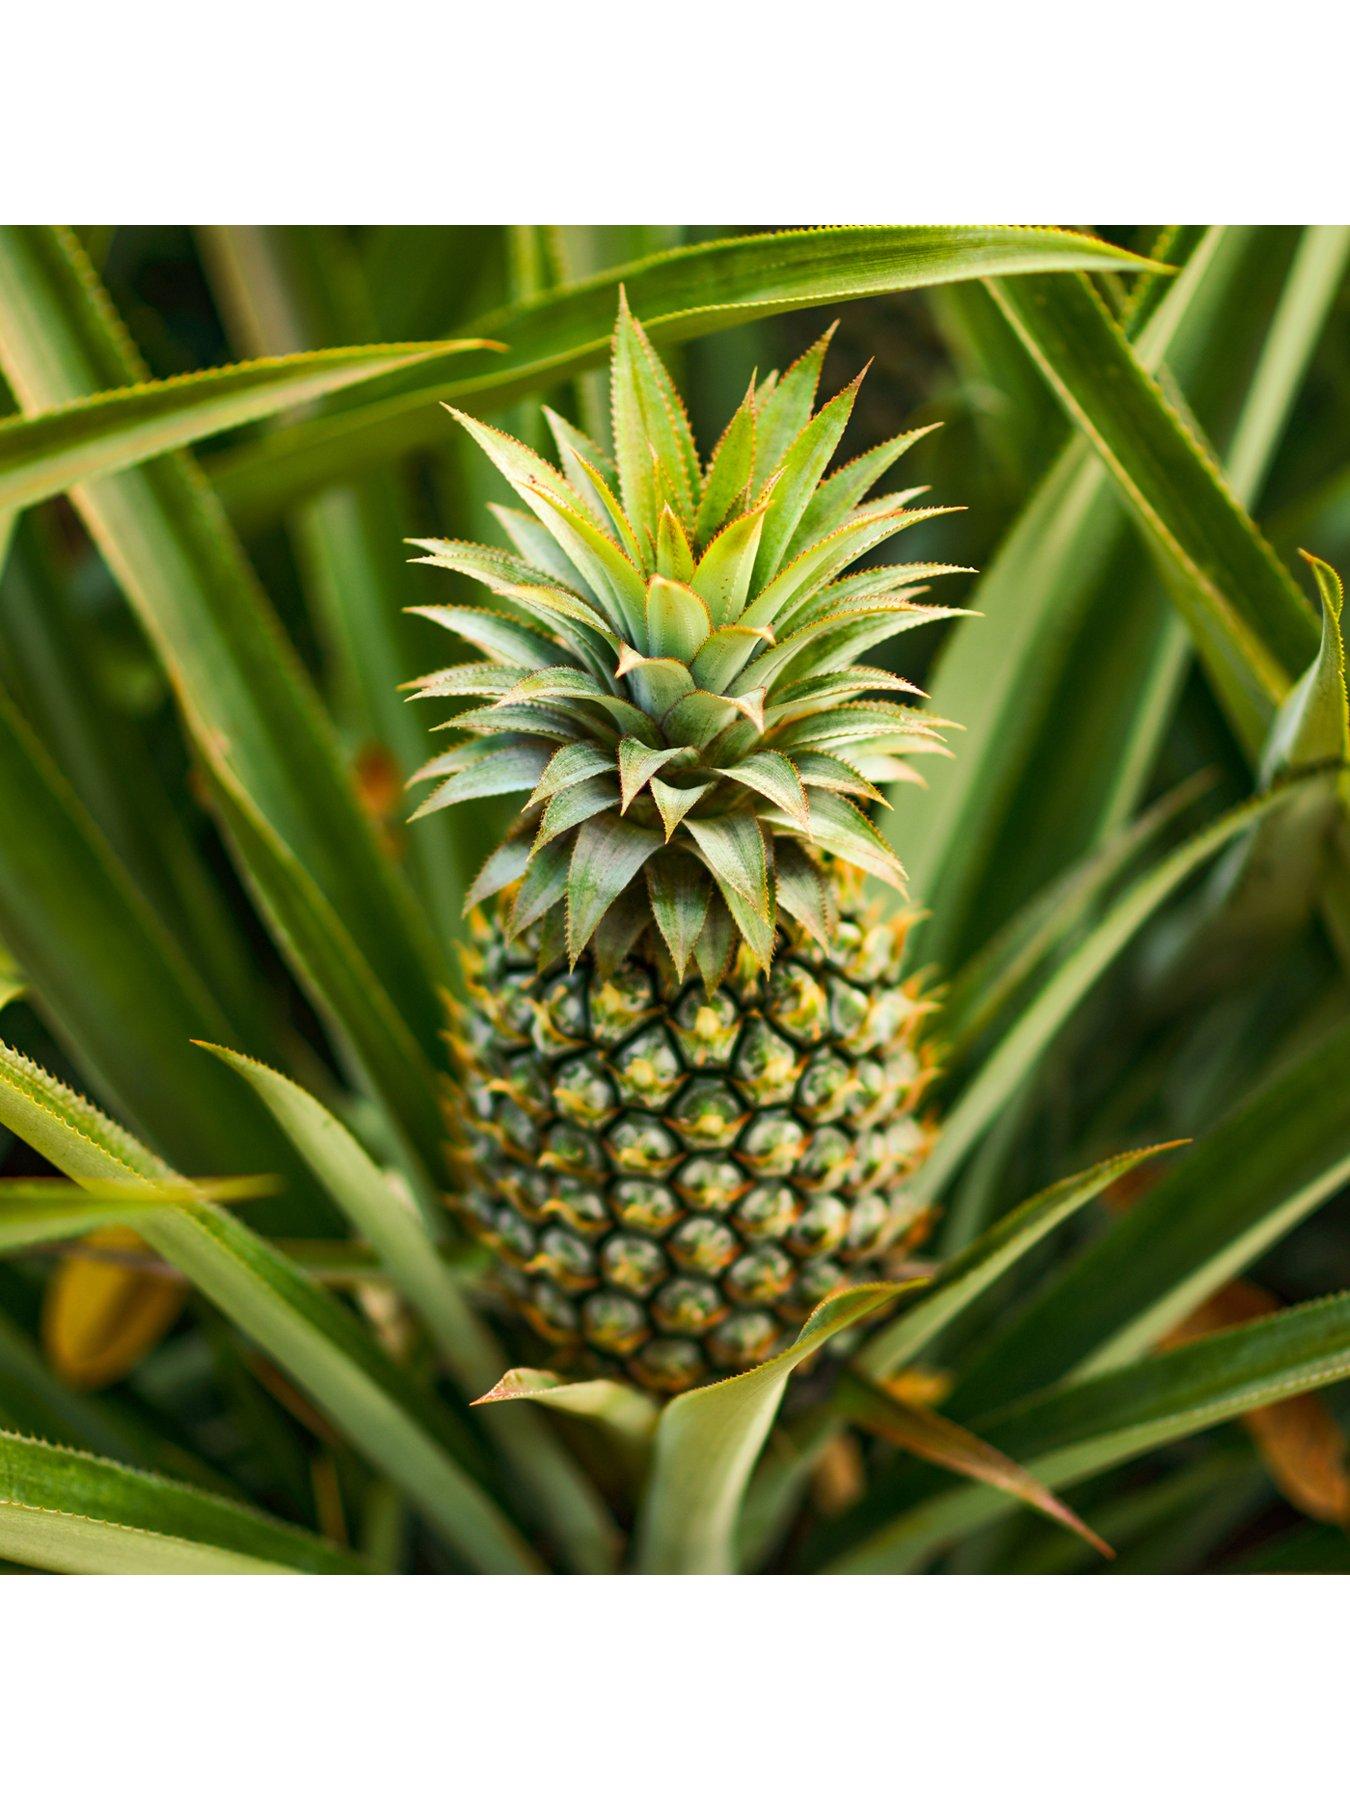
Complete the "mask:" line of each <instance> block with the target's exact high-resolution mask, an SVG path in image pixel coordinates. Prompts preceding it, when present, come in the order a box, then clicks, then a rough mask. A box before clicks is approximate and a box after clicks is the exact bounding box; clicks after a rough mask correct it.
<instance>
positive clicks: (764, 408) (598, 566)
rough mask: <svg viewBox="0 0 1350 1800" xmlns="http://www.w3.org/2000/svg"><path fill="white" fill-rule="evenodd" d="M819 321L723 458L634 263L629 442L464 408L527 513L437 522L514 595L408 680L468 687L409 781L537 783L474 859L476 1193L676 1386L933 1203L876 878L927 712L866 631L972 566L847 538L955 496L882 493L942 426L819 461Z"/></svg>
mask: <svg viewBox="0 0 1350 1800" xmlns="http://www.w3.org/2000/svg"><path fill="white" fill-rule="evenodd" d="M830 335H831V334H830V333H828V332H827V333H826V334H825V335H824V336H823V337H822V338H821V339H820V340H819V341H818V342H817V343H816V344H814V345H813V346H812V347H811V348H810V349H809V350H807V351H806V352H805V353H804V354H803V355H802V356H801V357H800V358H799V360H798V361H796V362H795V363H794V364H793V365H792V366H791V367H790V368H789V369H788V370H787V372H786V373H785V374H784V375H783V376H782V377H781V379H778V380H773V379H767V380H764V381H761V382H756V381H752V382H751V385H750V388H749V391H748V392H747V393H746V396H745V398H744V400H743V401H742V403H741V405H740V407H739V408H738V409H737V411H736V412H735V413H734V415H733V416H732V418H731V420H730V422H729V423H728V424H727V426H726V429H725V431H724V432H723V433H722V435H721V437H720V438H719V440H718V442H717V444H716V446H715V447H714V448H713V450H712V452H711V454H710V456H709V457H708V458H707V460H706V463H705V462H704V461H703V460H702V459H701V458H700V456H699V454H698V451H697V448H696V446H695V443H694V439H693V434H692V431H691V429H690V426H689V422H688V418H687V416H686V413H685V409H684V406H683V404H682V402H681V399H680V397H679V395H678V393H677V392H676V390H675V387H674V384H673V382H672V381H671V378H670V375H669V373H668V372H667V370H666V368H665V366H664V365H663V363H662V361H661V359H660V357H659V356H658V355H657V353H656V351H655V350H654V349H653V347H652V345H651V343H650V341H649V339H648V337H647V335H646V333H645V332H644V331H643V329H642V326H641V325H640V323H639V322H638V321H637V320H636V319H635V318H634V317H633V316H632V314H631V312H630V311H629V310H628V307H627V305H626V302H624V301H622V300H621V304H620V311H619V315H618V320H617V324H616V326H615V330H614V339H613V353H612V358H611V368H610V406H611V413H612V418H613V439H614V446H615V449H614V455H613V457H612V458H611V456H610V455H609V454H608V453H607V452H606V451H605V450H604V449H602V448H601V447H600V446H599V445H598V444H596V443H595V442H593V441H592V440H591V439H590V438H588V437H586V436H585V435H584V434H583V433H581V432H580V431H578V430H577V428H576V427H575V426H573V425H571V424H569V423H568V422H567V421H566V420H564V419H563V418H561V417H559V415H558V414H556V413H554V412H552V411H550V412H549V413H548V422H549V426H550V428H551V430H552V433H553V436H554V439H555V442H556V445H557V453H558V456H559V458H560V461H561V468H558V467H555V466H554V465H552V464H550V463H548V462H546V461H545V460H544V459H543V458H542V457H540V456H538V455H537V454H535V453H534V452H532V451H530V450H528V449H527V448H526V447H525V446H524V445H522V444H521V443H519V442H517V441H515V440H513V439H511V438H510V437H508V436H507V435H506V434H505V433H503V432H501V431H498V430H496V429H494V428H492V427H490V426H487V425H483V424H481V423H479V422H477V421H475V420H472V419H467V418H464V419H463V420H462V422H463V424H464V425H465V427H466V429H467V430H468V431H470V432H471V433H472V435H473V436H474V438H475V439H476V441H477V442H478V444H479V445H480V446H481V447H482V449H483V450H484V451H486V453H487V455H488V456H489V457H491V459H492V461H493V462H494V463H495V464H496V466H497V468H498V469H499V470H500V471H501V472H502V474H503V475H505V476H506V478H507V479H508V480H509V481H510V483H511V485H512V487H513V488H514V490H515V492H516V494H517V495H518V496H519V498H520V500H521V501H522V502H523V503H524V508H525V509H526V510H523V511H522V510H514V509H509V508H502V509H499V514H498V516H499V518H500V520H501V522H502V524H503V525H504V527H505V529H506V531H507V532H508V533H509V534H510V536H511V538H512V540H513V541H514V544H515V550H514V552H507V551H503V550H494V549H489V548H487V547H485V546H482V545H476V544H469V543H457V542H448V541H445V540H435V539H429V540H420V541H419V543H418V548H419V549H421V550H422V551H423V552H424V555H423V557H422V558H421V560H422V561H424V562H427V563H430V564H433V565H434V566H436V567H437V568H441V569H446V570H449V571H451V572H453V573H454V574H456V575H460V576H467V577H469V578H471V579H473V580H474V581H476V582H478V583H481V584H482V585H483V586H484V587H486V588H487V590H488V593H489V595H490V596H491V601H492V603H491V604H490V605H487V606H484V607H481V608H474V607H470V606H467V605H449V606H434V607H426V608H424V609H423V610H424V612H425V613H426V614H427V616H428V617H430V618H432V619H434V620H435V621H436V622H437V623H439V624H441V625H444V626H445V627H447V628H448V629H449V630H450V631H452V632H453V633H455V634H456V635H457V636H458V637H460V638H462V639H465V640H467V641H468V642H469V643H470V644H472V645H474V646H475V647H476V648H477V649H478V650H479V651H481V652H482V653H483V654H484V656H485V658H486V660H484V661H480V662H470V663H458V664H455V665H453V666H451V667H449V668H445V669H441V670H439V671H437V672H436V673H434V674H432V675H429V676H427V677H426V678H424V679H423V680H422V681H420V682H419V683H418V684H417V692H418V693H420V694H422V695H426V696H431V697H436V698H445V697H451V698H455V699H461V700H466V701H468V702H469V705H468V707H467V709H466V710H461V711H460V712H458V713H457V714H455V715H453V716H452V717H451V718H449V719H448V720H447V721H446V724H447V726H448V727H449V729H451V730H452V731H453V732H455V733H456V734H457V737H458V739H459V740H460V741H458V742H457V743H455V745H454V746H453V747H452V748H450V749H448V750H446V751H444V752H442V753H441V754H439V755H437V756H436V757H435V758H434V759H432V761H431V762H430V763H429V764H428V765H427V767H426V768H425V769H424V770H423V771H422V777H423V779H433V778H434V779H436V781H437V786H436V788H435V790H434V792H433V793H432V795H431V797H430V799H428V800H427V801H426V803H425V804H424V805H423V806H422V808H421V809H420V811H421V813H422V814H429V813H437V812H440V811H442V810H443V809H445V808H447V807H451V806H453V805H455V804H457V803H459V802H463V801H467V800H470V799H474V798H476V797H479V796H482V795H485V794H494V793H513V794H523V795H524V796H525V797H524V800H523V802H522V804H521V810H520V812H519V814H518V816H517V817H516V819H515V820H514V822H513V823H512V825H511V828H510V831H509V834H508V835H507V837H506V839H505V841H504V842H503V844H502V845H501V846H500V847H499V848H498V849H496V850H494V851H493V852H492V854H491V855H490V856H489V857H488V859H487V861H486V863H485V865H484V867H483V869H482V870H481V872H480V873H479V875H478V876H477V878H476V880H475V881H474V883H473V885H472V887H471V889H470V893H469V904H470V906H471V907H473V908H475V909H476V908H477V907H478V906H479V904H480V903H487V904H488V905H489V906H490V907H491V914H490V917H489V918H487V919H484V918H483V917H482V916H481V914H480V915H479V916H478V917H477V918H476V931H475V936H474V939H473V942H472V946H471V948H470V950H469V953H468V956H467V982H468V999H467V1001H466V1003H465V1004H463V1005H460V1006H457V1007H456V1010H455V1018H454V1028H453V1047H454V1053H455V1065H456V1081H455V1087H454V1091H453V1095H452V1098H451V1101H450V1105H449V1114H450V1119H451V1125H452V1131H453V1136H454V1141H455V1154H454V1164H455V1174H456V1177H457V1179H456V1181H455V1184H454V1193H455V1196H456V1205H457V1207H458V1209H459V1211H460V1213H461V1216H462V1217H463V1218H464V1219H465V1220H466V1221H467V1223H468V1224H469V1225H470V1227H471V1228H472V1229H473V1230H474V1231H475V1232H476V1233H477V1234H478V1236H479V1237H481V1238H482V1239H483V1240H484V1241H485V1242H486V1243H487V1244H489V1245H490V1246H491V1248H492V1249H493V1251H494V1252H495V1253H496V1255H497V1256H498V1258H499V1259H500V1261H501V1264H502V1266H503V1269H504V1272H505V1276H506V1280H507V1282H508V1284H509V1287H510V1290H511V1292H512V1294H513V1295H514V1297H515V1298H516V1300H517V1301H518V1303H519V1305H520V1307H521V1309H522V1310H523V1312H524V1313H525V1316H526V1317H527V1318H528V1319H529V1321H530V1322H531V1324H532V1325H533V1326H534V1327H535V1328H536V1330H537V1332H538V1333H539V1335H540V1336H541V1337H542V1338H543V1339H545V1340H546V1341H547V1342H549V1343H551V1344H553V1345H555V1346H557V1348H558V1349H559V1351H560V1352H562V1353H563V1354H564V1355H566V1354H568V1353H574V1354H575V1356H577V1357H579V1358H581V1359H582V1360H584V1359H586V1358H588V1357H589V1359H590V1360H591V1361H593V1362H600V1363H603V1364H606V1365H608V1366H610V1367H611V1368H614V1369H617V1370H618V1371H620V1372H622V1373H623V1374H624V1375H626V1376H627V1377H628V1378H630V1379H633V1380H635V1381H637V1382H639V1383H640V1384H642V1385H643V1386H644V1387H647V1388H650V1389H653V1390H655V1391H657V1392H666V1393H679V1392H681V1391H682V1390H684V1389H685V1388H688V1387H690V1386H693V1385H694V1384H696V1383H698V1382H702V1381H707V1380H709V1379H711V1378H713V1377H714V1376H716V1375H717V1374H719V1373H726V1372H734V1371H736V1370H739V1369H743V1368H747V1367H750V1366H752V1365H753V1364H755V1363H758V1362H762V1361H764V1360H765V1359H766V1358H768V1357H770V1356H772V1355H773V1354H774V1353H775V1352H776V1351H778V1350H780V1349H782V1348H783V1347H784V1346H785V1344H786V1343H788V1342H789V1341H790V1340H791V1338H792V1337H793V1336H794V1335H795V1333H796V1331H797V1330H798V1329H799V1328H800V1327H801V1325H802V1323H803V1321H804V1320H805V1319H806V1318H807V1317H808V1315H809V1314H810V1313H811V1312H812V1310H813V1309H814V1308H815V1307H816V1306H817V1305H819V1304H820V1302H821V1301H822V1300H824V1299H825V1297H826V1296H827V1295H828V1294H829V1293H831V1292H832V1291H833V1290H835V1289H836V1288H838V1287H840V1286H842V1285H843V1284H845V1283H846V1282H849V1281H858V1280H866V1279H868V1278H870V1277H874V1276H876V1275H878V1274H880V1273H881V1271H882V1266H883V1262H884V1259H885V1257H886V1256H887V1254H888V1253H892V1254H894V1253H898V1252H900V1251H902V1250H903V1249H904V1248H905V1247H906V1246H907V1245H909V1244H911V1243H912V1242H913V1241H914V1240H915V1238H916V1236H917V1234H918V1233H919V1232H920V1231H921V1229H922V1226H923V1222H924V1208H923V1207H922V1206H921V1205H919V1204H918V1203H917V1202H915V1201H913V1200H912V1199H910V1198H909V1194H908V1187H907V1178H908V1177H909V1176H910V1175H911V1174H912V1173H913V1172H914V1170H915V1169H916V1168H917V1167H918V1165H919V1164H920V1162H921V1161H922V1159H923V1156H924V1154H925V1151H926V1149H927V1147H928V1143H929V1141H930V1138H931V1135H932V1129H933V1128H932V1125H931V1122H930V1121H929V1120H928V1119H927V1118H926V1117H925V1116H924V1113H923V1103H924V1093H925V1090H926V1088H927V1086H928V1085H929V1081H930V1078H931V1075H932V1072H933V1052H932V1049H931V1047H930V1045H929V1043H928V1042H926V1041H925V1040H924V1039H923V1038H922V1037H921V1035H920V1026H921V1024H922V1022H923V1018H924V1014H925V1012H926V1011H927V1010H928V1008H927V1003H926V1002H925V1000H924V999H923V997H922V995H921V993H920V992H919V990H918V988H917V986H916V983H915V981H914V980H913V979H906V978H905V976H904V975H903V973H902V954H903V948H904V942H905V935H906V920H905V916H904V914H903V912H899V911H894V912H892V913H891V914H889V915H888V914H887V913H886V911H884V910H883V909H882V908H881V907H880V906H879V905H877V904H876V903H875V902H869V900H868V898H867V896H866V894H865V893H864V891H863V887H862V883H863V880H864V878H866V877H869V876H870V877H872V878H873V879H874V880H875V881H876V882H877V883H879V884H884V885H885V886H886V887H888V888H890V889H891V890H901V891H902V892H903V881H904V875H903V870H902V867H901V864H900V861H899V858H898V857H897V856H896V854H895V852H894V850H893V849H892V848H891V847H890V845H889V844H888V843H887V842H886V840H885V839H884V838H883V837H882V835H881V834H880V832H879V831H878V830H877V829H876V827H875V825H874V824H873V823H872V821H871V819H870V818H869V817H868V812H867V808H869V807H870V806H871V805H873V804H875V803H878V802H881V801H882V799H883V796H882V793H881V790H880V788H879V787H878V786H877V783H879V782H885V783H890V782H895V781H898V780H904V779H907V778H911V765H910V763H909V761H908V758H909V757H911V756H913V755H914V754H916V753H923V752H932V751H933V750H934V749H936V748H938V747H939V744H940V735H939V734H940V731H941V722H940V721H937V720H935V719H933V718H932V717H931V716H930V715H929V714H927V713H925V712H924V711H923V710H922V709H921V708H920V707H918V706H916V705H915V698H916V696H917V693H918V690H917V689H916V688H915V687H914V685H913V684H912V683H911V682H908V681H906V680H904V679H903V678H902V677H901V676H899V675H896V674H894V673H892V672H890V671H889V670H887V669H886V668H883V667H878V666H876V665H874V664H869V663H867V662H866V661H864V660H863V659H864V657H865V655H866V653H867V652H869V651H870V650H873V649H875V648H876V647H878V646H879V645H881V644H883V643H885V642H886V641H887V640H888V639H890V638H893V637H894V636H896V635H897V634H899V633H901V632H904V631H908V630H911V629H913V628H914V627H915V626H918V625H922V624H924V623H926V622H928V621H930V620H933V619H936V618H944V617H948V616H950V611H951V609H949V608H944V607H935V606H932V605H929V604H927V603H926V602H925V601H924V600H923V598H922V596H923V595H924V594H925V593H926V592H927V584H928V582H929V581H930V580H931V579H932V578H933V577H934V576H937V575H941V574H944V573H947V572H948V570H947V569H946V567H945V566H944V565H941V564H934V563H891V562H881V563H876V562H871V561H869V562H868V563H867V564H866V566H863V567H861V568H859V567H857V565H858V564H859V563H860V561H861V560H862V559H863V558H865V557H868V556H869V553H871V552H873V551H875V550H877V549H879V548H880V547H881V546H882V545H885V544H887V543H889V542H891V541H892V540H894V539H895V538H897V537H898V536H899V535H900V534H901V533H903V532H904V531H906V530H907V529H908V528H909V527H911V526H912V525H914V524H915V523H917V522H922V521H924V520H926V519H930V518H932V517H933V516H934V515H935V514H937V513H940V512H943V511H946V510H949V509H946V508H938V507H932V506H917V507H916V506H914V505H912V504H911V502H913V501H914V500H915V499H917V498H918V497H919V495H920V494H921V493H922V491H923V490H921V489H913V488H910V489H901V490H898V491H890V492H886V493H884V494H882V495H881V496H880V497H878V498H869V495H870V494H871V493H872V490H873V489H874V488H875V487H876V486H877V484H878V483H881V482H883V481H885V480H886V478H887V477H888V476H889V474H890V471H891V470H892V468H893V467H894V466H895V465H896V463H897V462H898V461H899V459H900V458H901V456H902V455H903V453H904V452H905V451H906V450H907V449H908V448H909V447H910V446H911V445H912V444H913V443H914V441H915V440H916V438H918V437H920V436H922V435H923V433H922V432H916V431H910V432H903V433H900V434H898V435H897V436H895V437H894V438H892V439H891V440H890V441H888V442H886V443H883V444H881V445H879V446H878V447H877V448H875V449H873V450H870V451H867V452H865V453H864V454H862V455H860V456H858V457H856V458H854V459H853V460H851V461H848V462H845V463H844V464H843V466H842V467H840V468H839V469H838V470H837V471H836V472H835V473H833V474H831V475H829V476H828V477H827V476H826V470H827V468H829V466H830V464H831V463H832V461H833V460H834V457H835V453H836V451H837V449H838V447H839V444H840V441H841V439H842V437H843V434H844V431H845V428H846V426H847V424H848V420H849V415H850V412H851V411H852V408H853V403H854V398H855V395H856V393H857V390H858V381H853V382H851V383H850V384H849V385H848V386H847V387H845V388H844V389H843V390H842V391H841V392H840V393H839V394H837V395H835V396H834V397H833V398H832V399H830V400H828V401H827V402H825V403H824V404H822V405H819V406H817V404H816V401H817V389H818V385H819V378H820V372H821V367H822V363H823V361H824V358H825V353H826V351H827V349H828V346H829V341H830ZM859 380H861V377H859Z"/></svg>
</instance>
